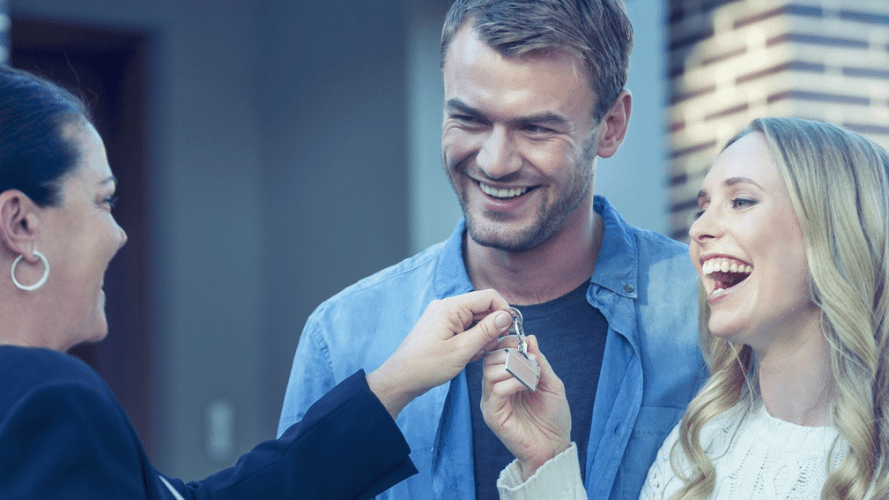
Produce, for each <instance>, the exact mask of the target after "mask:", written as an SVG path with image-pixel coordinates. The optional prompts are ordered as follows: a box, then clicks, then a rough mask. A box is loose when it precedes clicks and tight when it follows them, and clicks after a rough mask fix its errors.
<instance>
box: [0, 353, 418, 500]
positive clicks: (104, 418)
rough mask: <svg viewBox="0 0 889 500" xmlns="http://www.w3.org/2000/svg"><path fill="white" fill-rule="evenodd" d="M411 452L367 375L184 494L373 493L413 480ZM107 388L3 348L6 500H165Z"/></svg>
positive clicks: (45, 358)
mask: <svg viewBox="0 0 889 500" xmlns="http://www.w3.org/2000/svg"><path fill="white" fill-rule="evenodd" d="M409 453H410V448H409V447H408V445H407V442H406V441H405V440H404V437H403V436H402V434H401V432H400V431H399V430H398V427H397V426H396V425H395V422H394V421H393V420H392V418H391V417H390V416H389V414H388V412H387V411H386V409H385V407H383V405H382V404H381V403H380V401H379V400H378V399H377V398H376V396H375V395H374V394H373V392H371V391H370V389H369V388H368V387H367V382H366V379H365V377H364V372H363V371H359V372H358V373H356V374H354V375H353V376H351V377H349V378H348V379H346V380H345V381H343V383H341V384H340V385H338V386H337V387H336V388H334V389H333V390H332V391H331V392H330V393H328V394H327V395H326V396H324V397H323V398H321V399H320V400H319V401H318V402H317V403H315V405H313V406H312V407H311V408H310V409H309V411H308V412H307V413H306V416H305V418H303V420H302V421H301V422H299V423H296V424H294V425H293V426H292V427H290V428H289V429H288V430H287V431H286V432H285V433H284V434H283V435H282V436H281V438H280V439H277V440H271V441H266V442H264V443H261V444H260V445H258V446H257V447H256V448H254V449H253V450H252V451H250V452H249V453H247V454H246V455H244V456H243V457H241V459H240V460H239V461H238V463H237V464H236V465H235V466H234V467H231V468H228V469H225V470H223V471H221V472H218V473H216V474H214V475H212V476H210V477H208V478H206V479H204V480H202V481H192V482H188V483H185V482H183V481H180V480H178V479H170V478H166V481H167V482H168V483H169V484H170V485H171V486H170V487H173V488H175V489H176V490H177V492H178V494H179V495H181V496H182V497H184V498H188V499H211V498H212V499H216V500H227V499H232V500H233V499H247V498H263V499H266V498H269V499H275V498H281V499H283V498H324V499H353V498H369V497H372V496H374V495H376V494H379V493H381V492H383V491H385V490H386V489H388V488H389V487H391V486H392V485H394V484H395V483H397V482H399V481H401V480H403V479H405V478H407V477H408V476H411V475H413V474H416V472H417V469H416V468H415V467H414V464H413V463H412V462H411V461H410V458H408V454H409ZM170 487H168V486H167V485H165V484H164V483H163V480H162V479H161V477H160V475H159V473H158V472H157V470H155V468H154V467H153V466H152V465H151V464H150V463H149V461H148V457H147V456H146V454H145V450H144V448H143V447H142V444H141V442H140V441H139V437H138V436H137V435H136V431H135V430H134V429H133V426H132V425H131V424H130V421H129V419H128V418H127V416H126V414H125V413H124V411H123V408H121V406H120V405H119V404H118V402H117V400H116V399H115V398H114V395H113V394H112V393H111V389H110V388H109V387H108V386H107V385H106V384H105V382H103V381H102V379H101V378H100V377H99V375H98V374H97V373H96V372H95V371H93V370H92V369H91V368H90V367H89V366H87V365H86V364H84V363H83V362H81V361H80V360H78V359H77V358H74V357H72V356H69V355H67V354H61V353H58V352H55V351H51V350H47V349H36V348H23V347H13V346H2V347H0V498H3V499H6V498H10V499H13V498H14V499H27V498H34V499H57V498H65V499H71V498H74V499H80V498H89V499H92V498H103V499H104V498H122V499H142V498H145V499H152V500H154V499H169V498H173V497H174V496H173V494H172V492H171V491H170V489H169V488H170Z"/></svg>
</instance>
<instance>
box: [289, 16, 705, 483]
mask: <svg viewBox="0 0 889 500" xmlns="http://www.w3.org/2000/svg"><path fill="white" fill-rule="evenodd" d="M631 45H632V28H631V26H630V22H629V19H628V18H627V15H626V11H625V9H624V6H623V5H622V3H621V1H620V0H534V1H532V0H528V1H520V0H512V1H509V0H457V1H456V2H455V3H454V5H453V6H452V7H451V9H450V11H449V12H448V15H447V18H446V20H445V24H444V28H443V30H442V74H443V77H444V88H445V103H444V121H443V124H442V160H443V165H444V168H445V171H446V172H447V175H448V177H449V179H450V181H451V184H452V185H453V187H454V189H455V191H456V192H457V195H458V197H459V199H460V203H461V206H462V209H463V214H464V219H463V220H462V221H461V222H460V223H459V224H458V225H457V228H456V229H455V231H454V233H453V235H452V236H451V238H450V239H448V240H447V241H445V242H443V243H440V244H438V245H435V246H432V247H430V248H429V249H427V250H425V251H423V252H421V253H419V254H417V255H415V256H413V257H411V258H409V259H407V260H405V261H403V262H401V263H399V264H397V265H395V266H393V267H391V268H388V269H385V270H383V271H380V272H379V273H377V274H374V275H373V276H370V277H369V278H366V279H364V280H362V281H360V282H358V283H356V284H355V285H353V286H351V287H349V288H347V289H345V290H343V291H342V292H340V293H339V294H337V295H336V296H334V297H333V298H331V299H329V300H328V301H326V302H324V303H323V304H322V305H321V306H320V307H319V308H318V309H317V310H316V311H315V312H314V313H313V314H312V316H311V317H310V318H309V320H308V322H307V324H306V326H305V329H304V331H303V334H302V335H303V336H302V338H301V339H300V344H299V347H298V348H297V352H296V356H295V359H294V363H293V369H292V372H291V376H290V380H289V384H288V388H287V394H286V396H285V400H284V409H283V412H282V415H281V424H280V425H281V427H280V428H281V429H286V428H287V426H288V425H289V424H291V423H292V422H294V421H296V420H299V419H300V418H301V417H302V414H303V412H304V411H305V409H306V408H308V407H309V406H310V405H311V403H312V402H314V401H315V400H316V399H318V398H319V397H320V396H321V395H323V394H324V393H325V392H326V391H328V390H329V389H330V388H331V387H333V386H334V385H336V383H337V382H339V381H340V380H342V379H344V378H345V377H347V376H349V375H350V374H352V373H354V372H355V370H357V369H359V368H364V369H367V370H372V369H374V368H376V367H377V366H379V365H380V364H381V363H382V362H383V361H384V360H385V359H386V358H387V357H388V356H389V355H390V354H391V353H392V352H393V351H394V350H395V349H396V348H397V347H398V345H399V343H400V342H401V340H402V339H403V337H404V336H405V335H406V334H407V332H408V331H409V330H410V328H409V326H410V325H413V323H414V322H416V320H417V318H418V317H419V316H420V314H421V313H422V312H423V310H424V309H425V307H426V305H427V304H428V303H429V302H431V301H433V300H436V299H441V298H444V297H449V296H452V295H457V294H462V293H465V292H468V291H471V290H481V289H487V288H493V289H495V290H497V291H498V292H499V293H500V294H501V295H502V296H503V297H504V298H505V299H506V300H507V301H508V302H509V303H510V304H512V305H514V306H516V307H517V308H518V309H519V310H520V311H521V313H522V316H523V326H524V330H525V332H526V333H528V334H534V335H536V336H537V338H538V339H539V342H540V344H541V346H542V349H543V351H544V352H545V353H546V356H547V359H548V360H549V361H550V363H551V364H552V366H553V368H554V370H555V372H556V373H557V374H558V375H559V376H560V377H561V378H562V380H563V382H564V384H565V389H566V392H567V397H568V401H569V403H570V406H571V409H572V423H573V425H572V441H573V442H574V443H576V452H577V453H578V455H579V459H580V463H581V464H582V465H583V467H582V469H583V470H582V473H583V474H584V481H585V485H586V488H587V494H588V495H589V498H596V499H602V498H614V499H624V498H627V499H629V498H633V499H635V498H637V497H638V494H639V491H640V489H641V486H642V483H643V481H644V479H645V476H646V473H647V471H648V468H649V465H650V464H651V462H652V461H653V459H654V456H655V454H656V452H657V450H658V447H659V446H660V443H661V441H662V440H663V438H664V437H665V436H666V435H667V434H668V433H669V431H670V429H671V428H672V427H673V425H674V424H675V423H676V422H677V421H678V420H679V418H680V417H681V414H682V411H683V409H684V408H685V405H686V404H687V403H688V401H689V400H690V399H691V397H692V396H693V395H694V393H695V390H696V389H697V386H698V384H699V382H700V377H702V376H703V374H704V370H703V361H702V359H701V356H700V353H699V349H698V344H697V335H696V332H697V309H696V307H695V306H694V304H696V302H697V301H696V300H695V298H696V293H697V277H696V274H695V271H694V268H693V267H692V266H691V265H690V263H689V262H688V257H687V247H685V246H684V245H682V244H680V243H677V242H675V241H672V240H670V239H668V238H666V237H664V236H662V235H658V234H655V233H652V232H649V231H643V230H640V229H637V228H634V227H631V226H629V225H628V224H626V222H624V221H623V219H622V218H621V217H620V215H619V214H618V213H617V212H616V211H615V210H614V209H613V208H612V207H611V205H610V204H609V203H608V201H607V200H605V199H604V198H602V197H597V196H595V195H594V189H593V186H594V180H595V171H596V161H597V158H598V157H603V158H607V157H610V156H612V155H613V154H615V153H616V152H617V149H618V147H619V146H620V144H621V142H622V141H623V138H624V134H625V133H626V130H627V123H628V120H629V117H630V111H631V108H632V106H631V104H632V99H631V96H630V94H629V93H628V92H627V91H626V90H625V89H624V84H625V82H626V74H627V65H628V60H629V53H630V48H631ZM628 175H629V173H628ZM640 202H644V200H640ZM481 377H482V374H481V366H480V363H473V364H470V365H468V366H467V368H466V370H464V371H463V372H462V373H461V374H460V375H459V376H457V377H456V378H454V379H453V380H452V381H451V382H450V384H445V385H442V386H440V387H437V388H435V389H433V390H431V391H429V392H428V393H426V394H425V395H423V396H421V397H419V398H417V399H416V400H414V401H413V402H412V403H410V404H409V405H408V406H407V407H405V409H404V410H403V411H402V413H401V414H400V415H399V417H398V420H397V423H398V425H399V427H400V428H401V430H402V432H403V433H404V435H405V436H406V438H407V440H408V443H409V444H410V446H411V449H412V452H411V459H412V460H413V462H414V463H415V464H416V466H417V469H418V470H419V474H418V475H416V476H414V477H412V478H410V479H408V480H407V481H405V482H403V483H401V484H399V485H397V486H395V487H393V488H392V489H390V490H389V491H388V492H386V493H384V494H383V495H382V496H381V498H389V499H412V500H416V499H442V498H447V499H452V498H458V499H467V500H468V499H474V498H484V499H487V498H496V497H497V489H496V480H497V476H498V474H499V472H500V471H501V470H502V469H503V468H504V467H505V466H506V465H507V464H508V463H509V462H510V461H511V460H512V456H511V455H510V453H509V452H508V451H507V450H506V448H505V447H504V446H503V445H502V444H501V443H500V442H499V441H498V440H497V438H496V437H495V436H494V435H493V433H492V432H491V431H490V430H489V429H488V428H487V427H486V426H485V425H484V421H483V419H482V416H481V412H480V410H479V401H480V400H481ZM356 418H359V417H358V416H356ZM573 450H574V448H573V447H572V449H571V452H572V453H573V452H574V451H573Z"/></svg>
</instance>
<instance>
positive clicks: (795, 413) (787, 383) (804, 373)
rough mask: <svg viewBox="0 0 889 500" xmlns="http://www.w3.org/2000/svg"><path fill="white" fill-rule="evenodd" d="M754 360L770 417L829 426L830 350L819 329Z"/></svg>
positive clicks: (777, 344)
mask: <svg viewBox="0 0 889 500" xmlns="http://www.w3.org/2000/svg"><path fill="white" fill-rule="evenodd" d="M757 358H758V362H759V368H758V370H759V391H760V394H761V396H762V400H763V403H764V404H765V406H766V409H767V410H768V412H769V414H770V415H772V416H773V417H775V418H779V419H781V420H784V421H787V422H790V423H794V424H797V425H803V426H808V427H824V426H827V425H830V403H831V400H832V393H833V387H832V385H833V383H832V378H831V370H830V346H829V345H828V344H827V341H826V340H825V338H824V335H823V334H822V333H821V331H820V327H819V328H817V329H816V331H814V332H809V334H807V335H798V336H796V337H794V338H793V341H791V342H783V343H776V344H775V345H772V346H771V347H770V348H769V350H768V352H766V353H763V355H762V356H761V357H760V356H759V353H757Z"/></svg>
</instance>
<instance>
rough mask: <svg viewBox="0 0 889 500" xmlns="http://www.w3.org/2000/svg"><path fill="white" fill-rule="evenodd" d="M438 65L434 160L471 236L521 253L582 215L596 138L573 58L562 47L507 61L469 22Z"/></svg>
mask: <svg viewBox="0 0 889 500" xmlns="http://www.w3.org/2000/svg"><path fill="white" fill-rule="evenodd" d="M443 73H444V90H445V109H444V123H443V124H442V138H441V143H442V158H443V163H444V168H445V171H446V172H447V174H448V178H449V179H450V181H451V184H452V185H453V186H454V190H455V191H456V192H457V196H458V197H459V198H460V204H461V206H462V208H463V213H464V215H465V216H466V222H467V227H468V230H469V235H470V237H471V238H472V239H473V240H474V241H475V242H477V243H478V244H480V245H484V246H490V247H495V248H499V249H502V250H507V251H511V252H522V251H527V250H531V249H533V248H536V247H537V246H539V245H540V244H542V243H544V242H546V241H547V240H549V239H550V238H551V237H552V236H553V235H554V234H556V233H558V232H559V231H561V230H563V229H566V228H567V227H568V226H570V224H571V221H572V220H576V221H580V220H581V217H579V216H576V215H577V214H576V213H577V212H579V211H577V210H576V209H577V207H578V206H579V205H581V203H582V202H584V201H585V200H586V201H588V200H589V197H591V196H592V187H593V180H594V176H595V168H594V159H595V156H596V148H597V142H598V134H597V131H596V130H595V129H594V124H593V123H592V110H593V106H594V105H595V95H594V94H593V92H592V90H591V86H590V84H589V81H588V77H587V74H586V71H585V70H584V68H583V67H582V66H581V64H580V63H579V62H578V61H577V60H576V59H575V58H574V57H572V56H570V55H568V54H566V53H562V52H555V53H549V54H531V55H525V56H522V57H519V58H512V59H505V58H503V56H501V55H500V54H499V53H498V52H497V51H496V50H494V49H492V48H491V47H489V46H487V45H485V43H484V42H482V41H480V40H478V39H477V38H476V36H475V32H474V31H473V30H472V29H471V26H470V25H469V24H467V25H464V27H463V28H461V30H460V31H459V32H458V33H457V35H456V36H455V37H454V40H453V42H452V43H451V45H450V47H449V49H448V51H447V54H446V56H445V63H444V70H443ZM585 206H586V205H585ZM566 223H567V224H568V226H566Z"/></svg>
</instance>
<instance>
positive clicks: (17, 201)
mask: <svg viewBox="0 0 889 500" xmlns="http://www.w3.org/2000/svg"><path fill="white" fill-rule="evenodd" d="M37 208H38V207H37V204H36V203H34V202H33V201H31V198H29V197H28V196H27V195H25V193H23V192H21V191H19V190H17V189H7V190H6V191H3V192H2V193H0V243H2V244H3V246H4V247H6V248H7V249H8V250H9V251H10V252H12V253H14V254H16V255H24V256H25V259H26V260H27V261H29V262H36V260H37V258H36V257H35V256H34V241H35V239H36V237H37V230H38V227H39V225H40V215H39V213H38V211H37Z"/></svg>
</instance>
